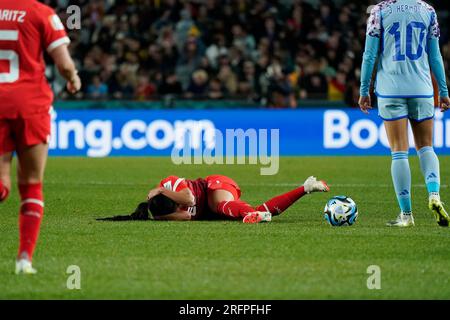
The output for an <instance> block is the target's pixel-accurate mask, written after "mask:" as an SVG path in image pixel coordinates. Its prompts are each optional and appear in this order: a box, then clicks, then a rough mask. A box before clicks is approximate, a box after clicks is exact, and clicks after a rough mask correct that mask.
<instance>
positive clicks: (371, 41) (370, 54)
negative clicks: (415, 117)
mask: <svg viewBox="0 0 450 320" xmlns="http://www.w3.org/2000/svg"><path fill="white" fill-rule="evenodd" d="M380 15H381V12H380V11H379V8H378V7H375V8H374V9H373V10H372V12H371V14H370V18H369V21H368V26H367V37H366V44H365V50H364V55H363V63H362V67H361V88H360V98H359V106H360V108H361V110H362V111H363V112H364V113H368V112H369V111H368V110H369V109H372V103H371V101H370V84H371V81H372V75H373V72H374V69H375V64H376V61H377V58H378V53H379V50H380V37H381V18H380Z"/></svg>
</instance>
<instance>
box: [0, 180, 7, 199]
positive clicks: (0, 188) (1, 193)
mask: <svg viewBox="0 0 450 320" xmlns="http://www.w3.org/2000/svg"><path fill="white" fill-rule="evenodd" d="M8 195H9V189H8V188H7V187H5V186H4V185H3V183H2V182H1V181H0V202H2V201H5V200H6V198H8Z"/></svg>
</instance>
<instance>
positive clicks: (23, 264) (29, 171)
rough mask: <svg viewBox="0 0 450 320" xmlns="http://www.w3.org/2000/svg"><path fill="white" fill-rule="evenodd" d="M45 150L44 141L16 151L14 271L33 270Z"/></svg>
mask: <svg viewBox="0 0 450 320" xmlns="http://www.w3.org/2000/svg"><path fill="white" fill-rule="evenodd" d="M47 153H48V145H47V144H39V145H35V146H32V147H29V148H23V149H21V150H18V151H17V155H18V166H17V179H18V184H19V193H20V197H21V201H22V202H21V206H20V218H19V230H20V244H19V251H18V255H17V261H16V273H17V274H19V273H24V274H34V273H36V270H35V269H33V267H32V265H31V262H32V259H33V253H34V249H35V247H36V242H37V239H38V236H39V229H40V225H41V221H42V216H43V213H44V198H43V192H42V181H43V179H44V170H45V164H46V161H47Z"/></svg>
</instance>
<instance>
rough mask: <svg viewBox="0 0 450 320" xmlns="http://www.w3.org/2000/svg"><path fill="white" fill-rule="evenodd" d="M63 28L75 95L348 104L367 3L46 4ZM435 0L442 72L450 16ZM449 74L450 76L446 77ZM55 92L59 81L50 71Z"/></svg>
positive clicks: (449, 54) (104, 0)
mask: <svg viewBox="0 0 450 320" xmlns="http://www.w3.org/2000/svg"><path fill="white" fill-rule="evenodd" d="M43 2H44V3H47V4H49V5H51V6H53V7H54V8H56V10H57V12H58V14H59V15H60V16H61V18H62V20H63V21H67V18H68V15H67V13H66V9H67V7H68V6H70V5H72V4H75V5H78V6H80V8H81V29H80V30H69V34H70V38H71V40H72V44H71V46H70V50H71V53H72V54H73V57H74V58H75V60H76V63H77V66H78V69H79V70H80V75H81V78H82V81H83V84H84V87H83V88H84V89H83V92H82V93H80V95H79V96H78V97H77V98H79V99H107V98H108V99H111V98H113V99H128V100H154V99H170V98H189V99H217V100H220V99H245V100H252V101H255V102H257V103H261V104H263V105H266V106H269V107H280V108H282V107H283V108H285V107H296V106H297V101H298V100H299V99H300V100H302V99H320V100H322V99H324V100H331V101H345V102H346V103H347V104H349V105H355V104H356V100H357V98H358V94H359V75H360V65H361V58H362V52H363V49H364V39H365V26H366V21H367V18H368V13H367V10H368V7H369V5H373V4H376V3H377V2H378V1H369V0H366V1H348V0H334V1H331V0H330V1H325V0H323V1H322V0H309V1H308V0H278V1H276V0H79V1H69V0H53V1H52V0H44V1H43ZM429 3H431V4H433V5H435V7H436V9H437V11H438V16H439V19H440V24H441V32H442V38H441V42H442V46H443V55H444V60H445V61H446V65H447V70H449V68H448V63H449V62H450V42H449V30H448V26H449V25H450V24H449V22H450V17H449V12H448V10H449V9H448V8H447V7H448V3H447V1H429ZM447 74H448V75H449V74H450V72H448V73H447ZM48 76H49V77H50V78H51V79H52V82H53V84H54V87H55V90H56V91H57V92H59V96H60V97H62V98H67V97H68V94H67V93H66V92H65V91H64V83H63V81H62V79H60V78H58V76H57V74H56V72H54V68H51V67H50V68H49V70H48Z"/></svg>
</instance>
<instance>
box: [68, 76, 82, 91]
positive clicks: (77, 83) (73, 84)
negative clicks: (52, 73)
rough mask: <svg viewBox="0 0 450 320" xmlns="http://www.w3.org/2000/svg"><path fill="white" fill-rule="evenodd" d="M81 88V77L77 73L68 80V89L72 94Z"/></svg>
mask: <svg viewBox="0 0 450 320" xmlns="http://www.w3.org/2000/svg"><path fill="white" fill-rule="evenodd" d="M80 89H81V79H80V77H79V76H78V74H75V75H74V76H73V77H72V79H71V80H70V81H68V82H67V90H68V91H69V92H70V93H71V94H75V93H77V92H78V91H80Z"/></svg>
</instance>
